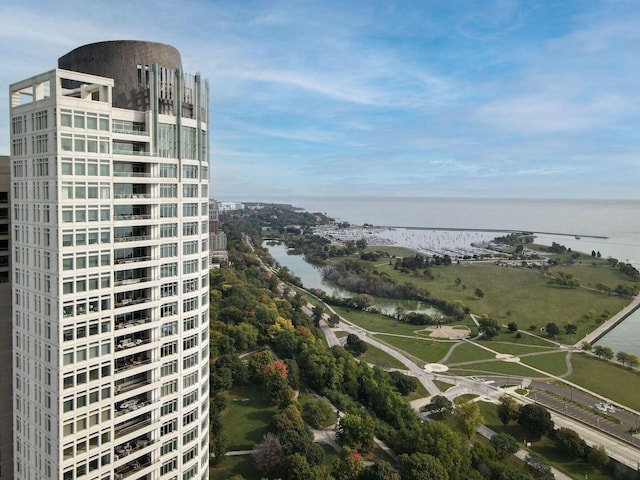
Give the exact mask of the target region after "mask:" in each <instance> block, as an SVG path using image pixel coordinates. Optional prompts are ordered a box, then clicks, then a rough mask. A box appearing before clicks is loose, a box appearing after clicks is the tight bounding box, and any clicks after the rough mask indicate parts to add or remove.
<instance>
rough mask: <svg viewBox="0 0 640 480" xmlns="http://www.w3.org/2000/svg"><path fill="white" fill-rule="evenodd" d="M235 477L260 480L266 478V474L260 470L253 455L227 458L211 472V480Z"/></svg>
mask: <svg viewBox="0 0 640 480" xmlns="http://www.w3.org/2000/svg"><path fill="white" fill-rule="evenodd" d="M234 475H242V477H243V478H245V479H246V480H260V479H261V478H263V477H264V473H262V472H260V470H258V468H257V467H256V464H255V463H254V462H253V459H252V458H251V455H241V456H233V457H226V458H225V459H224V460H223V461H222V462H220V463H219V464H218V465H216V466H214V467H211V469H210V470H209V478H210V479H211V480H225V479H227V478H231V477H233V476H234Z"/></svg>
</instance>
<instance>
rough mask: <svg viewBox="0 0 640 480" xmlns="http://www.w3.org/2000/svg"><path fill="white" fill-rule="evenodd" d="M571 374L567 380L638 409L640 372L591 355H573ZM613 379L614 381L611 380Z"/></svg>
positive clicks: (639, 404) (639, 405) (639, 407)
mask: <svg viewBox="0 0 640 480" xmlns="http://www.w3.org/2000/svg"><path fill="white" fill-rule="evenodd" d="M571 363H572V364H573V374H572V375H571V376H569V377H567V380H569V381H571V382H573V383H577V384H578V385H581V386H583V387H585V388H588V389H589V390H593V391H594V392H596V393H599V394H600V395H603V396H605V397H607V398H610V399H611V400H614V401H616V402H618V403H621V404H622V405H626V406H628V407H630V408H633V409H634V410H636V411H639V410H640V373H639V372H637V371H632V370H629V369H627V368H624V367H622V366H620V365H616V364H614V363H610V362H606V361H604V360H600V359H598V358H595V357H593V356H591V355H583V354H580V355H573V356H572V357H571ZM612 379H615V381H612Z"/></svg>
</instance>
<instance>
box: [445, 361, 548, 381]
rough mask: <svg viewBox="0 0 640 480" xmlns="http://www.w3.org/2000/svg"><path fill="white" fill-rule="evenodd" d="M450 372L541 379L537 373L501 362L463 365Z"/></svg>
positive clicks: (517, 365) (523, 367) (513, 364)
mask: <svg viewBox="0 0 640 480" xmlns="http://www.w3.org/2000/svg"><path fill="white" fill-rule="evenodd" d="M450 372H451V373H452V374H454V375H487V374H491V373H496V374H503V375H518V376H521V377H534V378H535V377H541V376H542V375H540V374H539V373H537V372H534V371H533V370H531V369H530V368H527V367H525V366H522V365H519V364H517V363H511V362H503V361H500V360H496V361H493V362H479V363H472V364H469V365H465V366H464V367H457V368H452V369H451V370H450Z"/></svg>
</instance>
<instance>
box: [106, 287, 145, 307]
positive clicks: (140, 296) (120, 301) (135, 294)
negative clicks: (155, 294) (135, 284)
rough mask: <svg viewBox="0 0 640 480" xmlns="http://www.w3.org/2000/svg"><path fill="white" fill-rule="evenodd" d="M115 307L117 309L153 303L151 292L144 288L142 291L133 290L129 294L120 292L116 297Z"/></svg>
mask: <svg viewBox="0 0 640 480" xmlns="http://www.w3.org/2000/svg"><path fill="white" fill-rule="evenodd" d="M114 297H115V298H114V305H115V307H116V308H122V307H128V306H131V305H138V304H140V303H147V302H150V301H151V290H150V289H148V288H144V289H141V290H133V291H129V292H120V293H116V294H115V295H114Z"/></svg>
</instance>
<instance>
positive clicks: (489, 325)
mask: <svg viewBox="0 0 640 480" xmlns="http://www.w3.org/2000/svg"><path fill="white" fill-rule="evenodd" d="M478 329H479V330H480V332H482V336H483V337H484V338H486V339H487V340H490V339H492V338H493V337H495V336H497V335H499V334H500V322H498V321H497V320H494V319H493V318H489V317H487V316H486V315H483V316H482V318H480V320H479V321H478Z"/></svg>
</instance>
